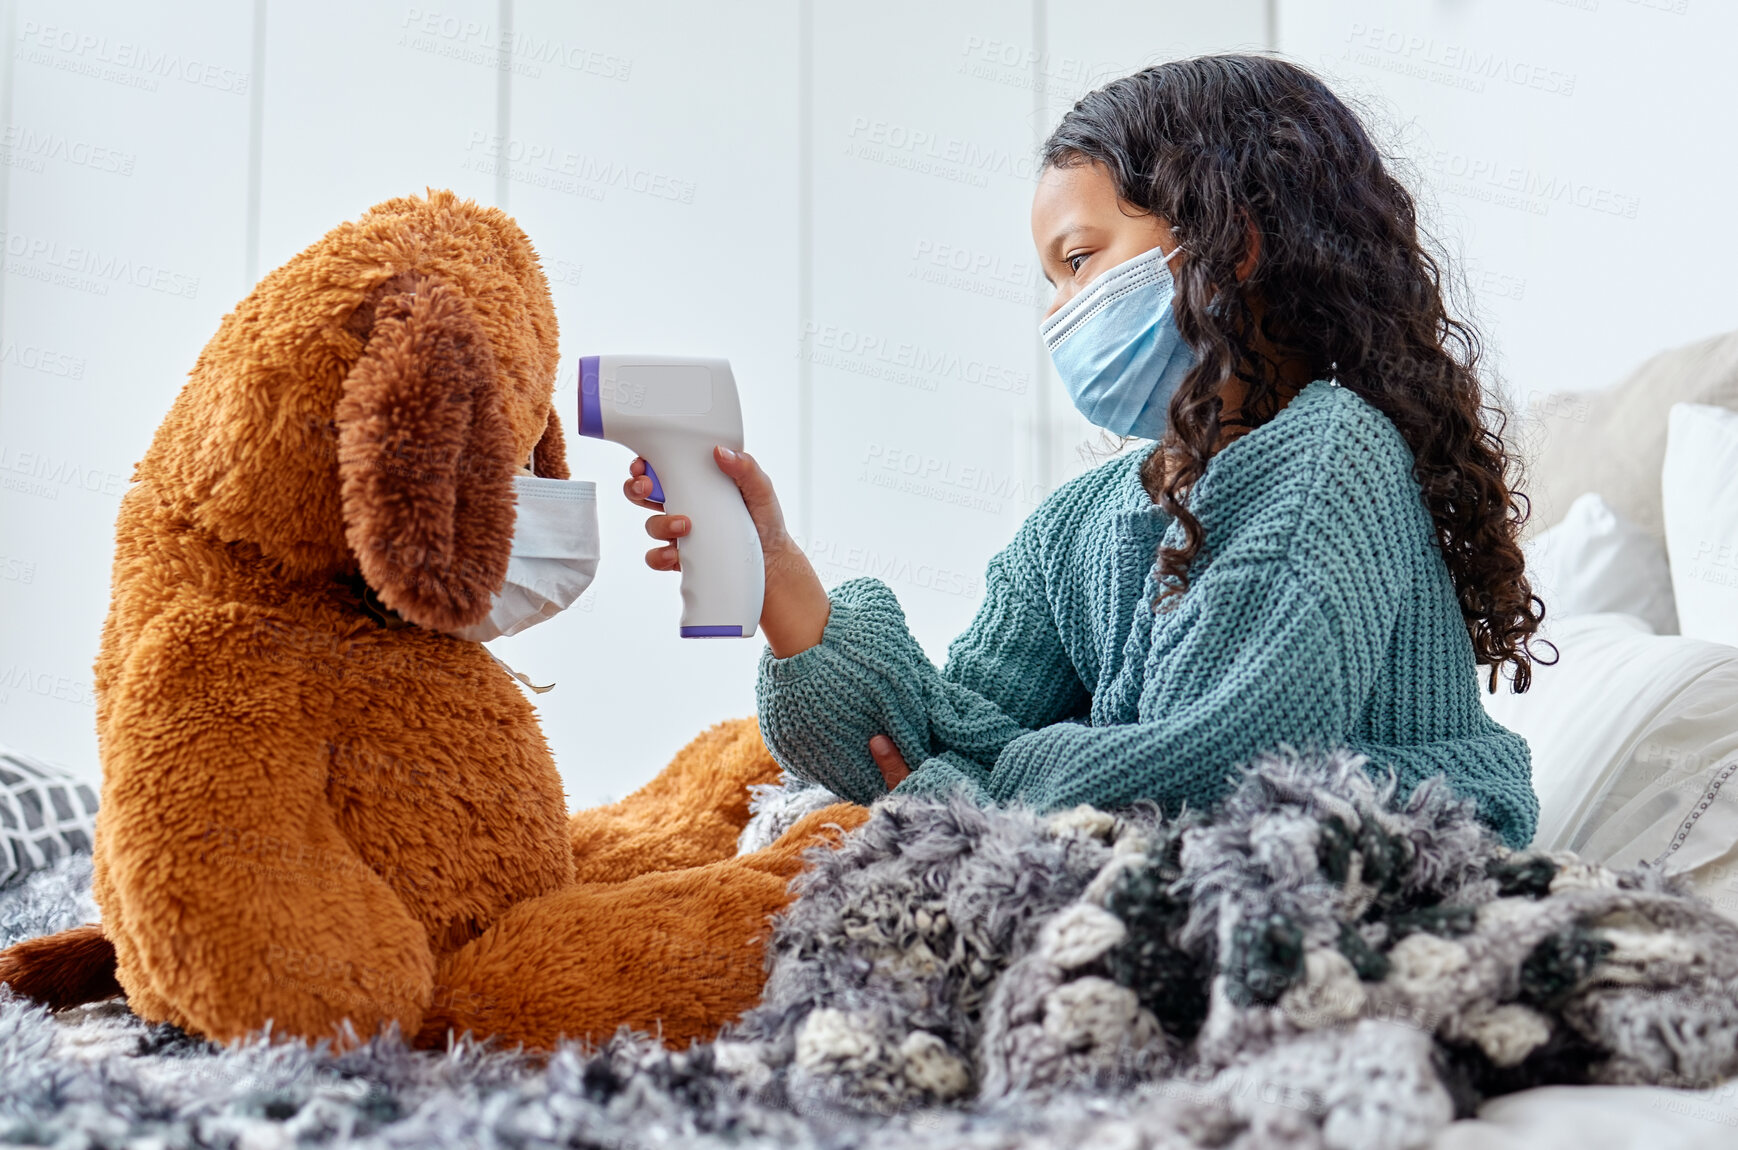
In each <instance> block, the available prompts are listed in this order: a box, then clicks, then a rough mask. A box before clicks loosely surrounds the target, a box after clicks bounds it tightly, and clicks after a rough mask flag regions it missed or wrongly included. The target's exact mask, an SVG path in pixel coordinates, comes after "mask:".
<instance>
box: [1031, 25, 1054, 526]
mask: <svg viewBox="0 0 1738 1150" xmlns="http://www.w3.org/2000/svg"><path fill="white" fill-rule="evenodd" d="M1048 4H1049V0H1032V47H1033V49H1034V51H1033V53H1032V54H1033V56H1034V57H1036V58H1035V59H1034V60H1033V61H1032V135H1033V139H1032V149H1033V151H1034V152H1036V151H1037V149H1038V147H1039V145H1041V144H1042V143H1043V142H1044V136H1045V134H1046V132H1047V130H1048V128H1049V116H1050V108H1049V104H1048V102H1047V100H1046V98H1045V97H1046V92H1045V87H1044V75H1043V72H1044V61H1045V60H1046V59H1048V58H1049V56H1050V20H1049V16H1050V13H1049V9H1048ZM1032 310H1033V313H1034V315H1033V319H1034V323H1033V325H1032V450H1033V453H1034V454H1035V455H1036V457H1037V460H1038V467H1037V469H1036V470H1037V474H1036V475H1035V476H1034V477H1033V478H1034V480H1035V481H1036V483H1037V489H1038V490H1039V491H1040V492H1048V491H1049V490H1050V476H1051V471H1052V467H1053V463H1052V461H1051V458H1050V456H1051V439H1052V436H1051V431H1052V430H1053V429H1052V427H1051V419H1050V393H1049V390H1048V389H1047V388H1046V386H1045V384H1046V383H1048V382H1049V377H1048V375H1047V374H1046V372H1045V371H1044V364H1045V362H1046V361H1047V360H1048V359H1049V355H1050V353H1049V349H1047V348H1046V347H1045V346H1044V341H1043V340H1042V339H1041V338H1039V336H1038V322H1037V321H1040V320H1042V318H1043V316H1044V305H1043V304H1042V303H1035V304H1033V307H1032Z"/></svg>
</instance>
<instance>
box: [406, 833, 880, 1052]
mask: <svg viewBox="0 0 1738 1150" xmlns="http://www.w3.org/2000/svg"><path fill="white" fill-rule="evenodd" d="M868 814H869V812H868V810H867V809H866V808H864V807H859V806H856V805H855V804H851V803H841V804H837V805H835V806H832V807H827V808H824V809H822V810H819V811H815V812H812V813H811V814H809V815H807V816H805V817H804V818H803V819H802V820H801V821H799V822H798V823H796V824H795V825H794V826H792V827H791V828H790V830H788V831H786V832H785V834H784V835H783V836H782V837H781V838H780V839H779V840H778V841H777V842H776V843H774V844H773V845H772V846H769V847H767V848H766V849H765V850H762V851H757V852H755V853H754V854H750V855H744V856H742V857H741V858H727V859H723V860H720V861H717V862H712V863H708V864H706V865H703V866H696V867H684V868H681V869H678V870H665V871H657V872H653V873H650V874H643V875H639V876H637V877H635V878H631V879H627V880H624V881H621V882H614V883H584V884H581V885H579V886H575V887H571V888H569V889H567V890H563V891H557V892H556V893H554V894H550V895H545V896H543V897H541V898H537V899H532V900H529V901H527V902H524V903H521V904H519V905H518V906H516V907H514V908H513V909H512V910H510V911H508V912H507V914H505V915H504V916H502V918H501V919H500V920H499V921H497V922H496V923H495V924H494V925H493V926H492V927H490V928H489V930H487V931H486V932H484V933H483V934H482V935H481V936H480V937H478V938H477V939H476V940H474V941H473V942H471V943H469V944H468V945H466V946H465V947H464V948H462V949H461V950H459V951H457V952H456V953H454V954H453V955H451V956H450V957H449V958H448V959H446V960H445V961H444V962H443V963H442V964H441V967H440V969H439V972H438V974H437V976H436V982H437V984H438V986H439V988H440V989H439V990H437V993H436V996H435V1001H434V1003H433V1004H432V1005H431V1006H430V1008H429V1010H428V1012H427V1014H426V1015H425V1016H424V1022H423V1028H422V1031H421V1033H420V1034H419V1036H418V1038H417V1045H418V1046H422V1047H425V1048H426V1047H442V1046H444V1045H445V1044H446V1042H447V1040H448V1034H449V1032H451V1033H452V1034H460V1033H463V1032H464V1031H467V1030H468V1031H470V1032H471V1033H472V1034H474V1035H476V1036H477V1037H479V1038H481V1037H485V1036H491V1035H492V1036H496V1037H499V1038H501V1039H503V1040H505V1041H506V1042H508V1043H514V1042H522V1043H524V1044H525V1045H526V1046H529V1047H536V1048H541V1049H549V1048H551V1047H553V1046H554V1045H555V1044H556V1043H557V1042H558V1041H559V1040H560V1039H562V1038H564V1037H565V1038H573V1039H586V1040H591V1041H597V1042H601V1041H603V1040H605V1039H607V1038H609V1037H610V1035H612V1034H613V1033H615V1030H616V1028H617V1027H618V1026H629V1027H632V1028H634V1029H637V1030H644V1031H650V1032H654V1033H657V1034H659V1035H660V1036H661V1038H662V1039H663V1041H664V1043H665V1044H666V1045H668V1046H672V1047H675V1046H685V1045H687V1044H688V1043H690V1042H695V1041H704V1040H706V1039H710V1038H712V1037H713V1036H714V1035H716V1034H717V1033H718V1030H719V1028H721V1027H722V1026H723V1025H724V1024H725V1023H727V1022H729V1021H731V1020H732V1019H734V1018H736V1017H737V1016H739V1015H740V1014H742V1012H743V1011H745V1010H747V1009H748V1008H749V1007H751V1006H753V1005H754V1004H755V1003H756V1002H758V1001H759V1000H760V994H761V989H762V987H763V986H764V984H765V980H766V971H765V968H764V965H763V947H764V944H765V941H766V937H767V935H768V933H769V923H768V921H767V920H768V918H769V916H771V915H773V914H776V913H777V912H778V911H780V910H782V909H783V908H784V907H785V906H786V905H787V904H788V903H789V901H790V898H791V895H790V892H789V889H788V887H789V883H790V879H791V878H792V877H793V876H794V875H795V874H796V873H797V872H798V871H799V870H801V869H802V866H803V862H804V859H803V854H804V852H805V851H806V850H807V849H808V848H810V847H813V846H816V845H818V844H823V843H825V844H834V843H836V842H837V839H838V835H839V833H840V832H841V831H844V830H849V829H852V828H854V827H856V826H858V825H859V824H861V823H862V821H863V820H864V819H866V818H867V817H868Z"/></svg>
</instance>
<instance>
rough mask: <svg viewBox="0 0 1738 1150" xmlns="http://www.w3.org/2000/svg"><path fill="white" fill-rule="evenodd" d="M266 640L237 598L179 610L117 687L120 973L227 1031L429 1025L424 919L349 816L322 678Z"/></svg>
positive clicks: (102, 833) (107, 847)
mask: <svg viewBox="0 0 1738 1150" xmlns="http://www.w3.org/2000/svg"><path fill="white" fill-rule="evenodd" d="M226 616H227V617H226ZM253 638H257V634H256V632H255V631H254V630H253V629H252V628H249V627H238V626H235V625H234V619H233V616H232V615H231V614H230V613H229V612H227V611H217V612H211V611H200V610H196V609H195V610H187V609H184V610H173V611H168V612H165V613H164V614H163V615H161V616H159V617H158V618H157V619H156V620H154V621H153V622H152V623H151V624H150V625H149V626H148V627H147V628H146V629H145V630H144V631H143V632H142V633H141V635H140V638H139V640H138V642H137V643H136V644H135V646H134V648H133V650H132V651H131V652H130V653H129V658H128V660H127V665H126V666H125V668H124V669H123V671H122V672H121V674H120V675H119V676H118V677H117V679H116V681H115V682H114V684H113V685H112V688H111V692H112V693H111V701H112V703H113V706H112V709H111V710H110V712H109V717H108V722H107V724H106V728H107V729H106V731H105V738H104V748H103V750H104V763H103V766H104V785H103V799H102V810H103V816H102V819H101V821H100V824H99V828H98V842H97V849H98V853H99V854H100V855H101V856H102V862H103V870H104V875H105V882H104V884H103V890H101V891H99V892H98V893H99V896H100V897H102V898H103V899H104V905H103V911H104V919H105V921H107V922H110V923H112V924H114V925H115V927H116V934H117V937H115V938H114V942H115V947H116V952H117V959H118V964H117V966H118V972H119V975H120V978H121V982H122V986H123V988H124V989H126V990H127V991H128V993H129V997H130V998H131V999H133V1000H135V1001H136V1002H138V1003H139V1004H140V1006H142V1007H146V1008H148V1005H149V1004H152V1003H156V1004H159V1005H161V1006H166V1007H167V1008H168V1009H167V1010H165V1011H164V1013H165V1014H168V1015H171V1016H172V1017H173V1018H174V1020H175V1021H178V1022H180V1021H182V1020H185V1021H186V1022H187V1023H191V1025H192V1026H193V1027H194V1028H195V1029H197V1030H199V1031H200V1032H202V1033H204V1034H206V1035H208V1036H210V1037H213V1038H217V1039H224V1040H227V1039H231V1038H236V1037H239V1036H241V1035H244V1034H247V1033H249V1032H252V1031H254V1030H257V1029H258V1028H259V1027H260V1026H262V1025H264V1023H265V1022H266V1021H267V1020H268V1019H269V1020H271V1021H272V1022H273V1027H274V1032H275V1033H277V1034H280V1035H283V1034H293V1035H300V1036H303V1037H308V1038H318V1037H327V1036H330V1035H331V1034H332V1027H333V1025H334V1024H335V1023H337V1022H338V1021H339V1020H340V1019H342V1018H345V1017H348V1018H350V1019H351V1020H352V1021H353V1023H354V1024H355V1029H356V1031H357V1032H358V1033H359V1034H360V1035H362V1036H366V1035H368V1034H370V1033H372V1032H373V1031H374V1029H375V1027H376V1026H377V1025H378V1024H381V1023H384V1022H388V1021H396V1022H397V1023H398V1024H399V1026H400V1027H401V1028H402V1029H403V1030H404V1031H405V1032H406V1033H411V1034H414V1033H415V1032H416V1030H417V1027H418V1026H419V1024H420V1022H421V1017H422V1013H423V1010H424V1009H425V1008H426V1005H427V1003H428V1001H429V999H430V997H431V994H432V991H433V975H434V960H433V956H432V954H431V952H430V949H429V944H428V939H427V935H426V932H425V931H424V930H423V928H422V926H421V925H420V924H419V923H418V922H417V920H416V919H415V918H414V917H413V916H412V915H411V914H410V912H409V910H408V909H407V908H406V907H405V906H404V904H403V902H402V901H401V900H400V898H399V897H398V895H397V894H396V893H395V892H394V891H393V889H392V888H391V886H389V885H388V883H387V882H386V881H385V879H384V878H383V877H382V876H381V875H379V874H377V873H376V872H375V871H374V870H373V869H371V868H370V867H369V866H368V865H367V864H366V863H364V862H363V860H362V859H361V857H360V856H359V855H358V853H357V852H356V850H355V849H354V847H353V846H352V844H351V843H350V842H348V841H347V840H346V839H345V838H344V836H343V835H342V833H341V832H340V830H339V828H338V825H337V821H336V819H335V817H334V812H333V810H332V808H331V806H330V805H329V804H328V802H327V800H326V796H325V786H326V773H327V767H326V762H327V753H328V744H327V742H326V740H325V731H324V729H323V724H324V718H323V716H324V715H326V714H327V713H328V708H326V707H325V706H324V705H323V704H324V700H323V699H322V698H321V697H320V688H319V686H318V684H317V683H314V682H313V677H312V676H308V675H300V674H295V673H286V669H285V667H284V666H282V665H281V660H282V659H283V658H284V654H285V650H286V649H285V648H283V647H275V648H274V647H272V646H270V645H266V646H264V647H261V646H260V645H258V644H256V643H254V642H252V641H251V640H252V639H253Z"/></svg>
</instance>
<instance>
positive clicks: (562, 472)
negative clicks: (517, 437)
mask: <svg viewBox="0 0 1738 1150" xmlns="http://www.w3.org/2000/svg"><path fill="white" fill-rule="evenodd" d="M531 470H532V472H534V473H535V474H537V475H540V476H542V477H543V478H544V479H567V478H568V477H569V473H568V470H567V437H566V436H564V435H563V434H562V433H561V420H560V419H559V418H557V417H556V414H555V405H554V404H551V405H550V407H549V422H548V423H546V424H544V425H543V436H542V438H540V439H539V440H538V441H537V446H536V448H535V449H533V450H532V452H531Z"/></svg>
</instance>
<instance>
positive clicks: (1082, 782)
mask: <svg viewBox="0 0 1738 1150" xmlns="http://www.w3.org/2000/svg"><path fill="white" fill-rule="evenodd" d="M1345 638H1346V637H1345V635H1344V634H1343V632H1342V629H1341V628H1340V627H1339V626H1337V624H1336V620H1335V619H1334V618H1333V615H1332V607H1331V605H1330V604H1329V603H1328V602H1327V601H1325V599H1324V597H1323V596H1321V595H1320V594H1318V593H1317V592H1316V591H1315V590H1314V589H1313V588H1312V586H1311V585H1310V584H1309V583H1308V582H1307V581H1305V580H1303V579H1300V578H1299V577H1298V576H1297V575H1296V574H1294V572H1293V571H1292V569H1291V567H1290V566H1289V565H1288V564H1286V563H1284V562H1283V561H1250V562H1222V563H1219V564H1215V565H1214V567H1213V569H1212V570H1211V571H1209V572H1206V573H1204V574H1203V575H1202V576H1201V577H1200V578H1199V579H1198V580H1196V581H1195V582H1193V583H1192V584H1191V586H1190V588H1189V590H1188V592H1187V594H1185V595H1183V596H1182V597H1181V599H1180V600H1178V601H1177V604H1176V606H1175V608H1174V609H1173V611H1172V612H1170V613H1169V614H1161V615H1160V616H1159V621H1158V622H1156V623H1155V626H1154V630H1153V636H1152V645H1151V647H1150V648H1149V650H1148V653H1147V656H1146V658H1147V668H1146V679H1145V686H1144V688H1143V692H1142V696H1141V701H1140V716H1141V721H1139V722H1134V723H1124V724H1114V725H1105V726H1083V725H1079V724H1070V723H1063V724H1057V725H1054V726H1050V727H1046V728H1044V729H1042V730H1036V731H1031V732H1029V733H1027V734H1023V735H1021V736H1020V737H1019V738H1017V739H1014V740H1012V741H1010V742H1009V743H1008V745H1007V746H1006V747H1004V748H1003V750H1002V754H1001V756H1000V757H999V758H998V759H997V761H996V765H995V769H994V771H993V772H992V775H991V779H990V783H989V787H988V789H989V791H990V793H991V795H992V797H994V798H995V799H997V800H998V801H1003V802H1007V801H1019V802H1023V803H1027V804H1029V805H1032V806H1035V807H1037V808H1039V809H1041V810H1053V809H1058V808H1062V807H1069V806H1073V805H1075V804H1077V803H1091V804H1093V805H1094V806H1098V807H1118V806H1126V805H1127V804H1129V803H1132V802H1134V801H1136V800H1139V799H1152V800H1156V801H1157V802H1159V804H1160V805H1161V806H1162V807H1164V809H1165V810H1166V811H1167V812H1168V813H1172V814H1175V813H1176V812H1177V811H1178V810H1179V809H1180V808H1181V807H1182V806H1184V805H1185V804H1186V805H1188V806H1189V807H1191V808H1202V807H1206V806H1209V805H1211V804H1212V803H1213V802H1214V801H1215V800H1216V799H1218V798H1219V797H1220V796H1221V795H1223V794H1224V793H1225V791H1226V790H1227V789H1228V780H1229V779H1230V778H1231V775H1232V773H1233V771H1234V769H1235V768H1236V767H1237V766H1238V765H1239V764H1241V763H1245V762H1247V761H1248V760H1249V759H1250V758H1252V757H1253V756H1254V755H1255V754H1256V753H1258V752H1260V751H1264V750H1270V749H1272V748H1273V747H1274V746H1276V745H1278V744H1280V743H1288V744H1290V745H1292V746H1294V747H1298V748H1300V749H1302V748H1304V747H1306V746H1318V747H1327V746H1332V745H1336V744H1338V743H1341V742H1343V736H1344V734H1345V732H1346V731H1347V729H1348V727H1349V726H1350V722H1351V718H1352V715H1353V713H1354V712H1353V709H1352V708H1353V706H1354V705H1355V702H1354V701H1355V699H1356V698H1357V696H1358V695H1359V693H1360V684H1359V683H1357V682H1356V681H1354V680H1357V679H1366V678H1367V677H1368V676H1367V674H1365V675H1360V674H1358V672H1357V668H1358V667H1360V666H1366V667H1367V666H1368V665H1369V664H1370V662H1371V661H1370V659H1369V658H1368V653H1367V652H1363V651H1359V652H1346V651H1345V650H1343V644H1344V643H1345ZM1385 638H1386V637H1385V636H1382V635H1375V636H1368V637H1367V639H1366V641H1367V642H1369V643H1372V644H1374V645H1376V646H1377V647H1378V648H1379V646H1380V644H1381V643H1382V642H1384V641H1385Z"/></svg>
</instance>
